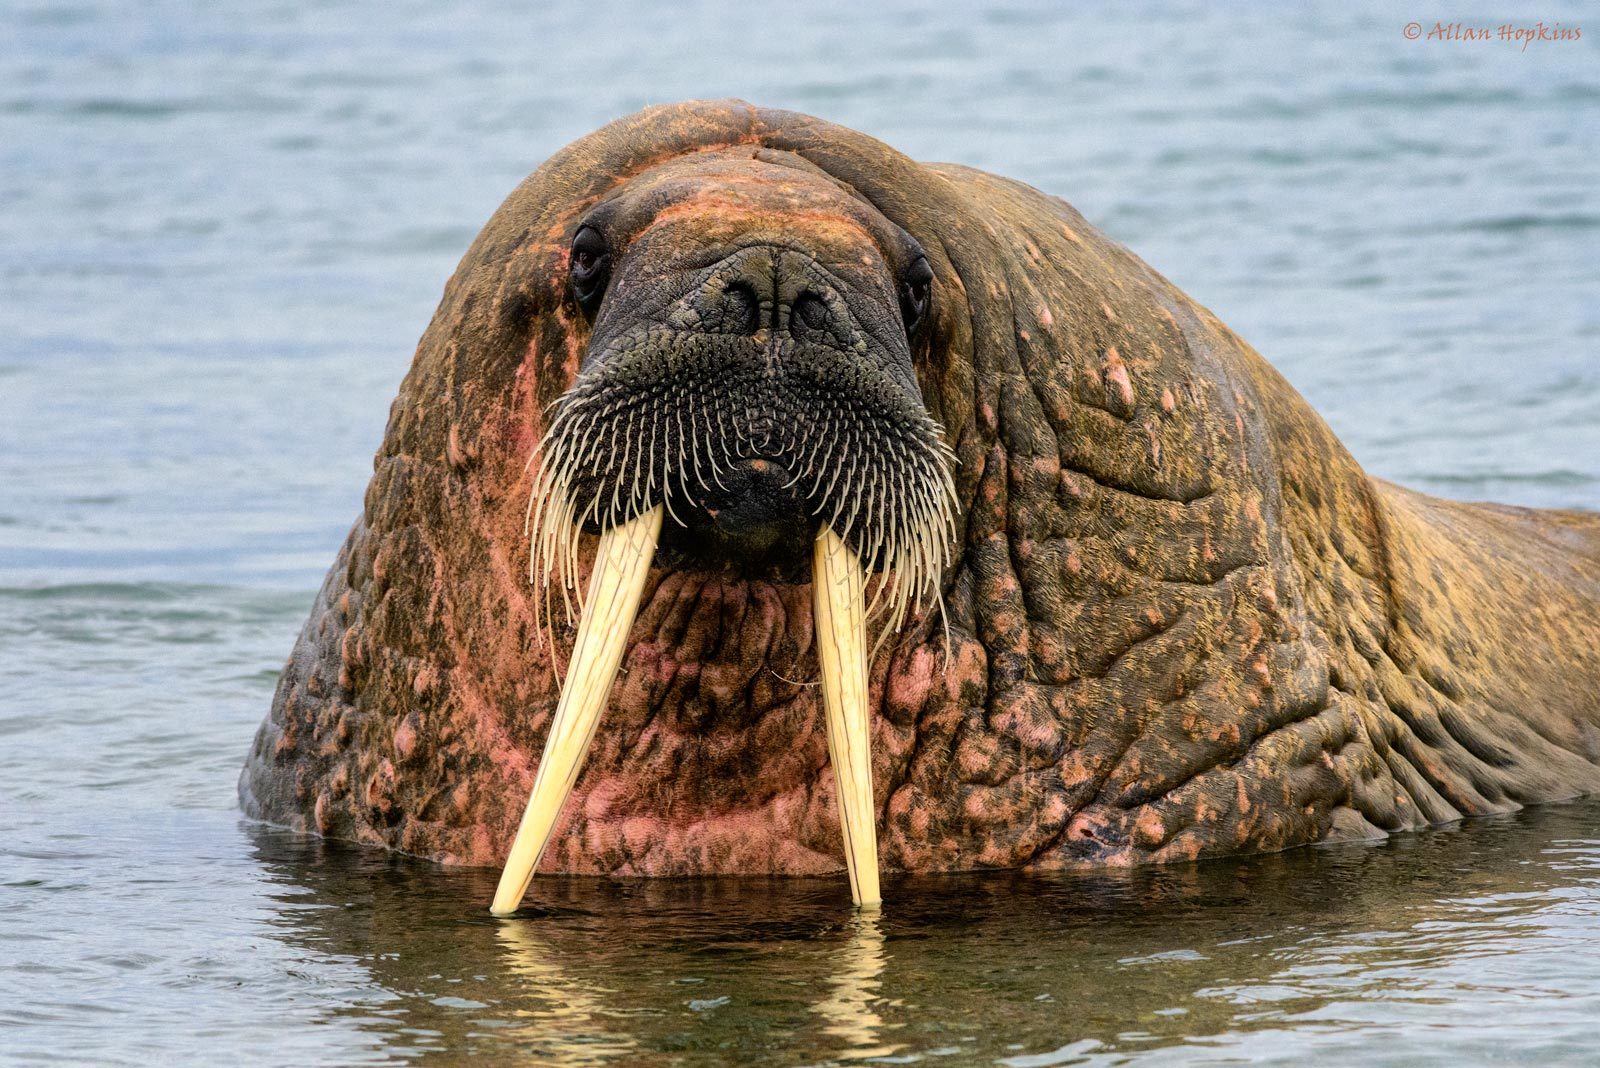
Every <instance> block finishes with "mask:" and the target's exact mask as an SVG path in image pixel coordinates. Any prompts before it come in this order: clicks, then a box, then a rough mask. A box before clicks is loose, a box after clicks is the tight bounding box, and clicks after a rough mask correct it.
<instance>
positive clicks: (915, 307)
mask: <svg viewBox="0 0 1600 1068" xmlns="http://www.w3.org/2000/svg"><path fill="white" fill-rule="evenodd" d="M932 300H933V268H932V267H930V266H928V258H927V257H926V256H918V257H917V258H916V260H915V261H914V262H913V263H912V264H911V266H910V267H907V268H906V273H905V275H904V277H902V278H901V279H900V318H901V320H902V321H903V322H904V323H905V327H906V334H907V335H912V334H915V333H916V332H917V328H918V327H919V326H921V325H922V324H923V321H924V320H926V319H927V318H928V305H929V304H930V303H932Z"/></svg>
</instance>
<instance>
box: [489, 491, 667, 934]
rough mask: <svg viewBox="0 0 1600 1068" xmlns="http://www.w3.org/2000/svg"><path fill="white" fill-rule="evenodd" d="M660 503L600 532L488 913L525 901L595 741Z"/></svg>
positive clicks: (646, 569)
mask: <svg viewBox="0 0 1600 1068" xmlns="http://www.w3.org/2000/svg"><path fill="white" fill-rule="evenodd" d="M661 514H662V510H661V506H660V505H656V507H654V508H652V509H650V511H648V512H646V513H645V514H643V515H641V516H639V517H637V518H635V519H630V520H629V521H628V522H626V523H624V524H622V525H621V526H617V527H612V528H611V529H610V530H608V531H606V532H605V533H604V534H602V535H600V549H599V552H598V553H597V554H596V555H595V561H594V574H593V575H591V576H590V578H589V596H588V598H587V601H586V603H585V604H584V609H583V618H582V619H581V620H579V622H578V638H577V641H576V642H575V643H574V645H573V647H572V661H571V663H570V664H569V665H568V671H567V684H566V686H565V687H564V688H563V689H562V691H561V701H560V703H558V704H557V705H556V714H555V718H554V719H552V720H551V721H550V734H549V737H548V738H547V739H546V741H545V743H544V756H543V757H541V758H540V759H539V771H538V773H537V774H535V775H534V778H533V793H532V794H531V795H530V796H529V797H528V807H527V809H526V810H525V811H524V812H523V813H522V824H521V825H520V826H519V827H518V828H517V837H516V840H515V841H513V842H512V843H511V855H510V856H508V857H507V858H506V866H505V870H504V871H502V872H501V873H500V886H499V887H498V888H497V889H496V890H495V892H494V904H493V905H491V906H489V911H490V912H492V913H493V914H494V915H496V916H509V915H511V914H512V913H513V912H515V911H517V906H518V905H520V904H522V895H523V894H525V893H526V892H527V890H528V881H529V880H530V879H532V878H533V871H534V869H535V868H537V867H538V866H539V858H540V857H541V856H543V855H544V850H545V846H547V845H549V844H550V833H551V832H552V831H554V830H555V826H556V819H557V817H559V816H560V815H561V806H562V805H564V804H565V803H566V800H567V796H568V795H569V794H571V793H572V786H573V784H574V783H576V782H577V781H578V770H579V769H580V768H581V767H582V766H583V758H584V757H585V756H586V755H587V754H588V752H589V743H590V742H592V741H594V729H595V727H596V726H597V725H598V724H599V722H600V713H601V712H602V711H604V710H605V707H606V701H607V700H608V699H609V698H610V696H611V684H612V683H613V682H615V681H616V678H617V668H618V667H620V666H621V664H622V653H623V650H624V649H625V648H626V647H627V644H628V631H629V629H630V628H632V626H633V618H634V616H635V615H637V614H638V611H639V597H640V595H641V594H643V593H644V580H645V576H646V575H647V574H649V573H650V561H651V559H652V558H653V557H654V556H655V552H656V539H657V537H659V536H660V534H661Z"/></svg>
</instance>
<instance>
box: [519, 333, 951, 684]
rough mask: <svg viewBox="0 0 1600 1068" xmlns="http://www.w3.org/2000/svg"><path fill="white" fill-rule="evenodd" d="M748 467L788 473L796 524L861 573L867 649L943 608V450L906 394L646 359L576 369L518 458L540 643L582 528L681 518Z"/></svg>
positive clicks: (779, 372)
mask: <svg viewBox="0 0 1600 1068" xmlns="http://www.w3.org/2000/svg"><path fill="white" fill-rule="evenodd" d="M830 372H831V373H830ZM758 460H759V461H768V462H770V463H772V464H775V465H777V466H778V468H779V469H781V470H786V471H788V472H789V474H790V477H789V479H788V481H787V483H786V484H785V485H784V486H783V489H784V491H786V492H788V493H790V494H792V496H793V498H794V501H795V505H796V508H797V513H798V516H797V517H803V518H808V519H809V520H810V521H812V522H814V523H815V524H816V529H818V530H820V529H821V527H822V526H823V525H824V524H826V525H827V526H829V527H831V528H832V529H833V530H834V531H835V532H836V533H838V535H839V536H840V539H841V540H842V541H844V542H845V543H846V544H847V545H849V546H850V548H851V549H852V550H853V551H854V552H855V553H856V554H857V556H859V557H860V559H861V562H862V565H863V567H865V568H866V569H867V570H868V572H869V573H874V575H873V579H872V582H871V588H870V590H869V596H868V615H869V617H870V618H872V619H873V620H874V621H875V622H876V624H877V625H878V630H879V637H878V642H877V646H875V647H874V650H873V652H874V654H875V653H876V651H877V648H879V647H881V645H882V643H883V642H884V641H885V640H887V639H888V638H889V637H890V636H892V635H893V634H895V633H897V632H898V631H899V630H900V628H901V627H902V626H903V625H904V623H905V622H906V619H907V617H908V615H909V613H911V612H912V611H913V610H915V609H917V608H921V607H932V606H937V607H938V608H939V610H940V613H941V615H942V613H943V600H942V583H943V579H944V573H945V569H946V568H947V566H948V565H949V563H950V559H951V552H952V550H953V548H954V543H955V504H956V499H955V483H954V478H953V476H952V467H953V465H954V456H953V455H952V453H951V451H950V449H949V447H948V446H947V445H946V444H945V443H944V440H943V431H942V428H941V427H940V426H939V425H938V423H937V422H936V421H935V420H934V419H933V418H932V417H931V416H929V415H928V414H927V412H926V410H925V409H924V408H923V407H922V405H921V402H920V398H915V399H914V398H913V397H908V396H906V389H905V387H904V385H903V384H902V383H898V382H895V381H892V380H879V376H875V375H862V376H859V377H858V378H857V379H856V380H854V381H850V382H848V383H844V382H839V381H837V372H836V369H831V368H830V369H824V368H822V367H820V366H817V365H815V364H814V363H812V362H810V361H801V360H795V361H791V362H789V363H787V364H785V365H782V366H780V367H779V368H776V369H775V368H773V367H772V366H771V365H764V366H760V367H757V366H750V365H739V364H738V363H737V362H735V364H734V365H733V366H730V365H729V362H728V361H726V360H716V361H713V360H694V359H692V358H691V359H684V358H683V356H682V355H681V354H678V355H677V358H667V357H664V356H659V355H658V356H656V357H655V358H649V357H646V358H643V359H637V360H633V361H624V362H620V363H612V364H609V365H602V366H600V367H597V368H595V369H593V370H591V371H588V372H585V373H583V374H581V375H580V376H579V378H578V380H577V381H576V382H575V383H574V384H573V386H572V388H571V389H569V390H568V391H567V393H566V394H564V395H563V396H562V397H561V398H560V400H559V401H558V402H557V403H556V404H555V406H554V409H553V417H552V419H551V422H550V424H549V428H548V430H547V431H546V433H545V435H544V437H543V439H542V441H541V442H540V443H539V446H538V448H537V450H536V452H535V454H534V456H533V457H530V461H529V462H530V464H531V463H534V462H535V461H537V465H538V467H537V474H536V475H535V478H534V484H533V492H532V495H531V496H530V499H529V502H528V511H527V520H526V527H525V532H526V533H527V535H528V538H529V543H530V553H529V578H530V580H531V581H532V583H533V584H534V585H535V586H536V587H537V588H538V594H539V596H537V597H536V598H535V615H536V626H537V629H538V630H539V632H540V638H541V642H542V641H543V639H544V638H546V637H550V638H552V640H553V634H551V623H552V615H553V611H552V610H553V604H552V600H553V597H554V594H555V591H556V590H559V591H560V596H561V599H562V604H563V607H564V609H565V613H566V616H567V620H568V622H569V624H570V623H571V622H572V621H573V620H574V619H575V618H576V614H577V608H578V607H579V605H578V602H579V593H578V588H577V584H578V570H579V569H578V547H579V541H580V535H581V534H582V532H583V531H585V530H588V531H591V532H597V531H600V530H605V529H609V528H612V527H614V526H617V525H619V524H622V523H625V522H627V521H628V520H630V519H632V518H634V517H636V516H638V515H640V514H642V513H644V512H645V511H647V510H648V509H650V508H653V507H655V506H656V505H658V504H660V505H663V506H664V507H665V509H666V512H667V515H668V522H669V523H673V522H675V523H677V524H679V525H680V526H685V525H687V524H686V523H685V519H684V516H685V515H691V514H693V513H694V511H695V510H697V509H701V508H703V507H704V506H705V502H706V501H707V499H708V498H710V497H711V496H712V495H713V493H714V489H713V488H714V487H715V488H716V490H722V491H726V490H727V482H728V481H730V478H729V475H730V474H731V473H732V472H733V471H734V470H735V469H736V467H738V465H740V464H743V463H747V462H750V461H758Z"/></svg>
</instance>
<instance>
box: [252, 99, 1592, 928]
mask: <svg viewBox="0 0 1600 1068" xmlns="http://www.w3.org/2000/svg"><path fill="white" fill-rule="evenodd" d="M583 591H586V593H585V594H584V595H583V596H580V592H583ZM1597 609H1600V521H1597V519H1596V517H1595V516H1593V515H1590V514H1586V513H1582V512H1577V511H1554V510H1535V509H1527V508H1515V507H1506V506H1500V505H1493V504H1464V503H1456V502H1451V501H1445V500H1439V499H1436V498H1433V497H1429V496H1425V495H1423V494H1420V493H1416V492H1412V491H1410V490H1407V489H1404V488H1402V487H1400V486H1397V485H1393V484H1390V483H1388V482H1385V481H1383V480H1381V479H1377V478H1374V477H1371V476H1369V475H1367V474H1366V473H1365V472H1363V470H1362V469H1361V468H1360V466H1359V465H1357V463H1356V462H1355V461H1354V459H1352V457H1351V456H1350V454H1349V453H1348V452H1347V451H1346V450H1345V449H1344V447H1343V446H1342V445H1341V444H1340V443H1339V441H1338V440H1337V439H1336V438H1335V436H1334V434H1333V433H1332V431H1331V430H1330V429H1329V428H1328V426H1327V425H1326V424H1325V423H1324V422H1323V421H1322V419H1321V418H1319V417H1318V416H1317V415H1316V413H1315V412H1314V411H1312V409H1311V408H1310V406H1309V405H1308V404H1307V403H1306V402H1305V401H1304V400H1303V399H1302V398H1301V397H1300V396H1299V395H1298V394H1297V393H1296V392H1295V391H1294V389H1293V388H1292V387H1291V386H1290V385H1289V384H1288V383H1287V382H1286V381H1285V380H1284V379H1283V378H1282V377H1281V376H1280V375H1279V374H1278V373H1277V372H1276V371H1275V370H1274V369H1273V368H1272V367H1271V366H1270V365H1268V364H1267V362H1266V361H1265V360H1264V359H1263V358H1262V357H1261V356H1259V355H1258V354H1257V353H1256V352H1255V351H1254V350H1253V349H1251V348H1250V346H1249V345H1247V344H1246V343H1245V342H1244V341H1242V340H1241V339H1240V338H1239V337H1237V336H1236V335H1235V334H1233V333H1232V332H1231V331H1230V330H1229V329H1228V328H1227V327H1226V326H1224V325H1223V324H1222V323H1221V322H1219V321H1218V320H1217V319H1216V318H1215V317H1214V316H1213V315H1212V314H1211V313H1210V312H1208V311H1207V310H1206V309H1204V308H1202V307H1200V306H1199V305H1197V304H1196V303H1195V302H1194V301H1192V300H1190V299H1189V298H1188V297H1186V296H1185V295H1184V294H1183V293H1181V292H1180V291H1178V290H1177V289H1176V288H1175V287H1174V286H1173V285H1172V284H1171V283H1169V282H1168V281H1167V280H1166V279H1164V278H1163V277H1162V276H1160V275H1159V274H1157V273H1156V272H1155V271H1154V270H1152V269H1151V268H1150V267H1148V266H1146V265H1145V264H1144V263H1143V262H1142V261H1141V260H1140V259H1139V258H1138V257H1136V256H1134V255H1133V254H1132V253H1131V252H1129V251H1128V250H1127V249H1125V248H1123V247H1121V246H1120V245H1118V244H1116V243H1115V242H1113V241H1111V240H1110V239H1108V238H1107V237H1105V236H1104V235H1102V234H1101V233H1099V232H1098V231H1097V230H1095V229H1094V228H1093V227H1091V226H1090V225H1088V223H1086V222H1085V221H1084V219H1083V218H1082V216H1080V215H1079V214H1078V213H1077V212H1076V211H1075V210H1074V209H1073V208H1072V207H1070V206H1069V205H1068V204H1067V203H1065V202H1064V201H1062V200H1060V199H1057V198H1055V197H1051V196H1047V195H1045V194H1043V193H1041V192H1039V191H1037V190H1035V189H1033V188H1030V187H1028V186H1026V185H1023V184H1022V183H1019V182H1015V181H1011V180H1008V179H1005V178H1000V177H996V176H993V175H990V174H987V173H984V172H982V171H979V170H975V169H972V168H969V167H962V166H954V165H947V164H921V163H917V162H914V161H912V160H911V159H909V158H907V157H905V156H903V155H901V154H900V153H898V152H896V151H894V150H893V149H892V148H889V147H888V146H886V145H884V144H882V143H880V142H879V141H876V140H874V139H872V138H870V137H868V136H865V135H863V134H860V133H856V132H854V131H852V130H848V129H845V128H843V127H840V126H836V125H833V124H830V123H827V122H824V121H821V120H819V119H815V118H811V117H809V116H805V115H801V114H796V113H793V112H788V111H779V110H769V109H763V108H758V107H754V106H751V105H748V104H745V103H743V102H738V101H733V102H715V103H707V102H691V103H685V104H678V105H669V106H661V107H655V108H651V109H649V110H646V111H643V112H640V113H638V114H636V115H633V116H631V117H628V118H624V119H621V120H619V121H617V122H614V123H612V124H611V125H609V126H606V127H604V128H603V129H601V130H599V131H597V132H595V133H593V134H591V135H589V136H587V137H584V138H583V139H581V140H579V141H577V142H575V143H574V144H572V145H570V146H568V147H567V148H565V149H563V150H562V151H560V152H559V153H557V154H556V155H555V156H554V157H552V158H551V159H550V160H549V161H548V162H546V163H545V164H544V165H543V166H541V167H540V168H539V169H538V170H536V171H535V172H534V173H533V174H532V175H531V176H530V177H529V178H528V179H527V180H526V181H525V182H523V183H522V185H521V186H519V187H518V188H517V189H516V190H515V191H514V192H513V193H512V194H511V195H510V197H509V198H508V199H507V200H506V201H505V203H504V204H503V205H501V207H500V208H499V209H498V210H497V211H496V212H495V214H494V216H493V217H492V218H491V219H490V220H489V222H488V224H487V225H486V226H485V227H484V229H483V231H482V232H481V233H480V234H479V235H478V237H477V239H476V240H475V241H474V242H473V244H472V246H471V248H470V249H469V250H468V251H467V253H466V255H465V257H464V258H463V259H462V261H461V264H460V266H459V267H458V268H457V270H456V272H455V274H454V275H453V276H452V277H451V279H450V281H449V283H448V284H447V286H446V288H445V292H444V296H443V299H442V300H441V302H440V305H439V308H438V311H437V313H436V314H435V316H434V318H433V320H432V322H431V323H430V325H429V326H428V328H427V330H426V332H425V333H424V335H423V337H422V340H421V343H420V345H419V347H418V349H417V352H416V356H415V359H414V361H413V363H412V365H411V368H410V371H409V373H408V374H407V375H406V377H405V380H404V382H403V383H402V385H401V387H400V392H399V396H398V398H397V399H396V400H395V402H394V405H393V408H392V410H391V413H390V418H389V423H388V428H387V431H386V433H385V435H384V440H383V444H382V447H381V449H380V450H379V452H378V454H377V458H376V461H375V469H374V474H373V478H372V481H371V483H370V485H369V486H368V489H367V492H366V498H365V507H364V509H363V512H362V515H361V517H360V518H359V519H358V520H357V521H356V523H355V526H354V528H353V529H352V530H351V532H350V534H349V537H348V538H347V540H346V541H345V543H344V546H343V548H342V549H341V550H340V552H339V556H338V558H337V560H336V561H335V563H334V565H333V568H332V570H331V571H330V572H329V573H328V577H327V579H326V581H325V582H324V584H323V586H322V589H321V591H320V593H319V594H318V595H317V598H316V601H315V605H314V607H313V608H312V611H311V616H310V619H309V620H308V621H307V623H306V626H305V628H304V630H303V631H302V633H301V634H300V637H299V640H298V642H297V643H296V645H295V648H294V652H293V654H292V656H291V658H290V660H289V662H288V665H287V667H286V668H285V670H284V672H283V675H282V678H281V680H280V682H279V685H278V688H277V691H276V695H275V697H274V699H273V703H272V708H271V712H270V714H269V715H268V718H267V720H266V722H265V723H264V724H263V726H262V727H261V729H260V732H259V734H258V735H257V737H256V740H255V744H254V747H253V749H252V750H251V752H250V755H249V759H248V762H247V764H246V766H245V769H244V772H243V776H242V779H241V782H240V795H241V799H242V804H243V807H244V810H245V812H246V813H247V814H249V815H251V816H253V817H257V818H260V819H262V820H266V821H271V822H274V823H279V824H284V825H287V826H289V827H291V828H295V829H299V830H303V831H310V832H315V833H317V834H320V835H325V836H330V837H337V838H346V839H354V840H357V841H363V842H370V843H373V844H376V845H381V846H385V847H388V848H391V849H397V850H402V851H405V852H407V853H412V854H417V855H420V856H423V857H429V858H433V859H435V860H439V861H442V862H446V863H452V864H466V865H495V864H500V863H502V862H505V865H506V866H505V869H504V872H503V875H502V879H501V882H500V887H499V892H498V893H497V895H496V898H495V902H494V905H493V909H494V911H495V912H497V913H506V912H510V911H512V910H514V909H515V908H516V907H517V904H518V902H519V901H520V900H521V898H522V896H523V894H524V892H525V890H526V888H527V886H528V883H529V880H530V878H531V876H532V874H533V873H534V872H535V870H543V871H549V872H555V871H562V872H570V873H587V874H599V875H611V876H688V875H729V874H764V875H770V874H787V875H821V874H826V873H836V872H838V871H839V870H840V869H841V868H843V869H845V870H846V871H847V872H848V873H849V876H850V884H851V888H852V894H853V897H854V899H855V901H856V902H857V903H858V904H861V905H863V906H869V905H872V904H874V903H875V902H876V901H878V900H879V897H880V893H879V889H878V886H879V884H878V872H879V870H880V868H882V869H885V870H891V871H901V872H933V871H952V870H958V869H974V868H1030V869H1050V868H1064V867H1083V866H1095V865H1111V866H1124V865H1134V864H1145V863H1160V862H1170V861H1193V860H1196V859H1200V858H1207V857H1215V856H1220V855H1224V854H1238V853H1251V852H1262V851H1271V850H1279V849H1283V848H1286V847H1289V846H1295V845H1301V844H1306V843H1312V842H1318V841H1325V840H1330V839H1346V838H1377V837H1382V836H1385V835H1387V834H1390V833H1393V832H1399V831H1405V830H1408V829H1412V828H1417V827H1421V826H1424V825H1428V824H1438V823H1443V822H1447V821H1453V820H1458V819H1460V818H1462V817H1465V816H1472V815H1478V814H1482V813H1491V812H1504V811H1508V810H1512V809H1516V808H1518V807H1519V806H1522V805H1526V804H1531V803H1536V802H1545V801H1553V800H1557V799H1563V798H1570V797H1574V796H1577V795H1581V794H1585V793H1590V792H1593V791H1595V790H1596V789H1597V787H1600V707H1597V705H1596V702H1595V701H1594V699H1593V694H1594V693H1595V692H1596V690H1597V688H1600V612H1597ZM530 795H531V796H530ZM524 802H526V805H524ZM508 857H509V859H508Z"/></svg>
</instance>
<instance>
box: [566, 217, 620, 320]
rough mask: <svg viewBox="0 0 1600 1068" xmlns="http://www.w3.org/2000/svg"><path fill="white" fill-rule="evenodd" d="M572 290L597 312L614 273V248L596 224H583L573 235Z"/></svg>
mask: <svg viewBox="0 0 1600 1068" xmlns="http://www.w3.org/2000/svg"><path fill="white" fill-rule="evenodd" d="M569 269H570V271H571V274H572V292H573V293H574V294H576V295H577V298H578V303H579V304H581V305H583V310H584V311H586V312H588V313H589V314H591V315H592V314H594V310H595V308H596V307H597V306H598V305H599V303H600V297H601V296H602V295H604V293H605V291H606V280H607V279H608V278H609V277H610V274H611V250H610V249H609V248H607V247H606V239H605V238H603V237H601V236H600V231H598V230H596V229H595V228H594V227H592V226H580V227H579V228H578V232H577V233H576V234H574V235H573V238H572V260H571V265H570V268H569Z"/></svg>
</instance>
